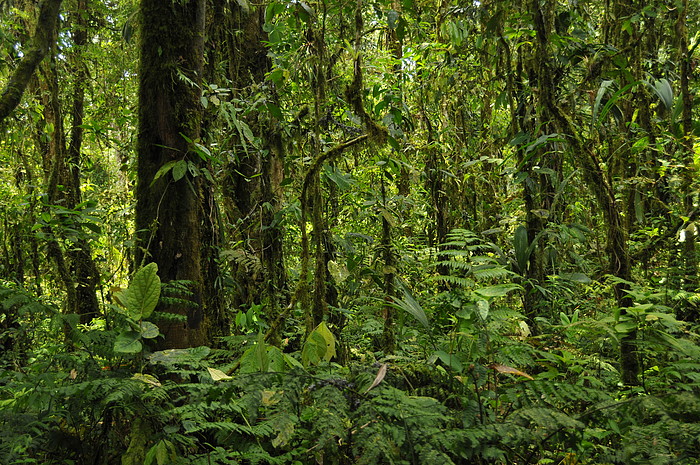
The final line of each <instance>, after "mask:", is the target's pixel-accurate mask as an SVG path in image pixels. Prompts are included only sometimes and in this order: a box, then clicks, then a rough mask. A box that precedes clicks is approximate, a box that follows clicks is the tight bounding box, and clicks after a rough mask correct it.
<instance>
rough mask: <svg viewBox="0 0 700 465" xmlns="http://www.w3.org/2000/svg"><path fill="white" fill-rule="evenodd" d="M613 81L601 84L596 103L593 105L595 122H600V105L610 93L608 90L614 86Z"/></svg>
mask: <svg viewBox="0 0 700 465" xmlns="http://www.w3.org/2000/svg"><path fill="white" fill-rule="evenodd" d="M613 82H614V81H612V80H605V81H603V82H601V83H600V87H599V88H598V93H597V94H596V96H595V103H594V104H593V121H595V122H597V121H598V113H599V112H600V104H601V102H602V101H603V97H605V94H606V93H607V91H608V88H609V87H610V86H611V85H612V84H613Z"/></svg>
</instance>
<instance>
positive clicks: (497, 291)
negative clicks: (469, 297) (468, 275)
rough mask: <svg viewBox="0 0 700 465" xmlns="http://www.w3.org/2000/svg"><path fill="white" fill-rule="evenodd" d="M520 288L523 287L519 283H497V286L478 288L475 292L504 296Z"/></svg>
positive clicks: (490, 295)
mask: <svg viewBox="0 0 700 465" xmlns="http://www.w3.org/2000/svg"><path fill="white" fill-rule="evenodd" d="M518 289H522V287H521V286H519V285H517V284H496V285H495V286H488V287H482V288H481V289H476V290H475V291H474V292H475V293H476V294H479V295H480V296H482V297H503V296H505V295H507V294H508V293H509V292H512V291H516V290H518Z"/></svg>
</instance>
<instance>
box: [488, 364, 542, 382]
mask: <svg viewBox="0 0 700 465" xmlns="http://www.w3.org/2000/svg"><path fill="white" fill-rule="evenodd" d="M489 368H491V369H492V370H496V371H497V372H499V373H507V374H509V375H518V376H522V377H524V378H527V379H535V378H533V377H532V376H530V375H528V374H527V373H525V372H523V371H520V370H518V369H516V368H512V367H509V366H506V365H501V364H500V363H492V364H491V365H489Z"/></svg>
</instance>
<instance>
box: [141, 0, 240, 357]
mask: <svg viewBox="0 0 700 465" xmlns="http://www.w3.org/2000/svg"><path fill="white" fill-rule="evenodd" d="M205 4H206V2H205V0H189V1H181V2H163V1H161V0H142V1H141V27H142V30H141V43H140V50H141V61H140V65H139V134H138V171H137V174H138V184H137V189H136V239H137V250H136V258H137V264H138V265H139V266H142V265H144V264H146V263H147V262H156V263H157V264H158V269H159V276H160V278H161V280H162V281H163V282H164V283H168V282H171V281H184V282H185V283H187V285H188V288H189V291H190V292H191V296H190V297H186V296H179V297H181V298H182V297H186V298H189V299H190V300H191V303H190V304H185V303H183V302H182V299H181V300H180V301H179V303H163V304H161V305H160V307H159V310H160V311H163V312H167V313H172V314H178V315H181V319H180V320H179V321H177V320H173V319H172V318H168V319H167V320H165V321H160V322H159V327H160V330H161V332H162V333H163V334H164V335H165V341H164V343H163V344H162V347H163V348H177V347H192V346H197V345H203V344H210V343H211V342H212V337H213V336H215V335H217V334H220V333H225V334H227V333H228V328H226V320H225V318H224V317H223V315H222V311H221V308H220V303H219V300H218V297H217V295H216V293H215V292H214V283H215V282H216V278H217V272H218V269H217V267H216V265H215V264H214V261H215V250H214V246H215V243H216V238H217V236H218V230H217V227H216V221H215V218H216V209H215V205H214V198H213V194H212V189H211V186H210V185H209V183H208V182H207V180H206V178H205V176H204V175H203V174H202V171H201V169H200V168H201V167H202V166H203V161H202V159H201V158H200V156H199V155H198V154H197V153H195V152H194V151H193V147H192V146H191V144H190V143H189V142H188V140H187V139H189V140H191V141H197V140H198V139H199V137H200V125H201V118H202V107H201V103H200V97H201V76H202V72H203V64H204V18H205ZM168 162H179V163H180V165H179V166H180V167H185V166H186V170H185V171H184V173H183V172H182V171H179V170H178V173H176V172H175V170H174V169H173V171H172V172H168V173H166V174H165V175H163V176H162V177H160V178H158V179H155V177H156V174H157V173H158V170H160V169H161V168H162V167H163V165H165V164H166V163H168ZM176 174H177V175H176ZM182 317H184V318H182ZM183 320H184V321H183Z"/></svg>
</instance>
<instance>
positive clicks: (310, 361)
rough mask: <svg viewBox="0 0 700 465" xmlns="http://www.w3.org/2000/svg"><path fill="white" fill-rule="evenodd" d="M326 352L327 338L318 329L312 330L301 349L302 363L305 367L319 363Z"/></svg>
mask: <svg viewBox="0 0 700 465" xmlns="http://www.w3.org/2000/svg"><path fill="white" fill-rule="evenodd" d="M325 353H326V340H325V339H323V336H321V335H320V334H319V333H318V332H317V331H316V330H314V331H311V334H309V337H307V338H306V342H305V343H304V347H302V349H301V364H302V365H303V366H305V367H307V366H309V365H318V364H319V363H321V357H323V356H324V355H325Z"/></svg>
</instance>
